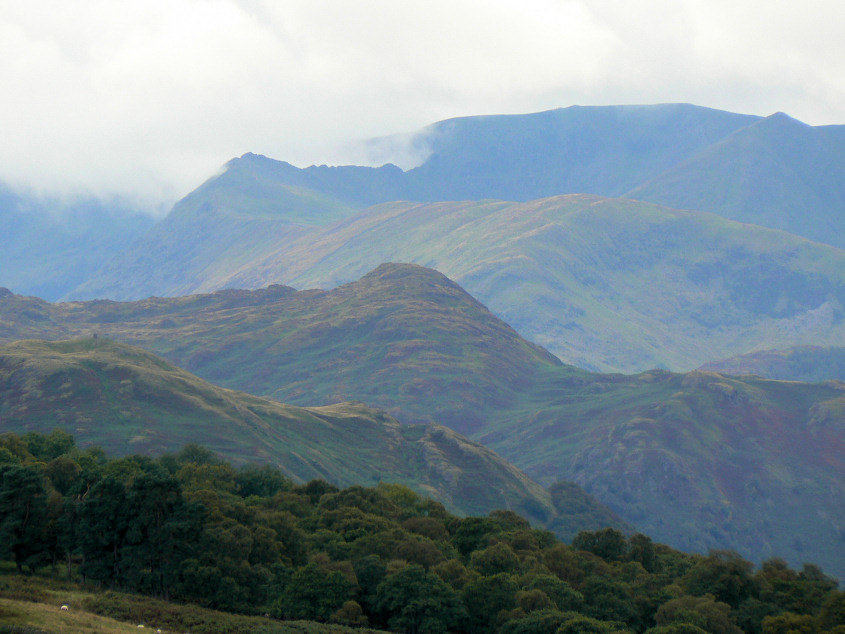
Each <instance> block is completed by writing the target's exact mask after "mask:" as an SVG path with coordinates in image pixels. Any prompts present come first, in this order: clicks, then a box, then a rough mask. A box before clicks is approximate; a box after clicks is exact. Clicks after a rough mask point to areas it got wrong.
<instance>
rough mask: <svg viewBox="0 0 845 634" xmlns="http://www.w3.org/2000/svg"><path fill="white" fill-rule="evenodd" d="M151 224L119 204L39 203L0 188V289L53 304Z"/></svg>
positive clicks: (30, 196)
mask: <svg viewBox="0 0 845 634" xmlns="http://www.w3.org/2000/svg"><path fill="white" fill-rule="evenodd" d="M153 223H154V220H153V217H152V216H151V215H149V214H147V213H144V212H142V211H140V210H139V209H137V208H136V207H135V206H133V205H130V204H128V203H126V202H123V201H110V202H103V201H101V200H99V199H97V198H93V197H81V198H68V199H60V198H49V197H40V196H36V195H33V194H25V193H20V192H17V191H14V190H13V189H11V188H10V187H8V186H6V185H3V184H2V183H0V286H4V287H9V288H12V289H14V290H15V291H16V292H18V293H23V294H32V295H38V296H39V297H44V298H46V299H50V300H55V299H58V298H60V297H62V296H63V295H65V294H66V293H68V292H69V291H71V290H73V289H74V288H76V287H77V286H79V285H80V284H81V283H83V282H85V281H86V280H87V279H88V278H90V277H91V276H93V275H94V274H95V273H96V272H97V270H98V269H99V268H100V267H101V266H103V265H104V264H105V263H106V261H108V260H109V259H110V258H111V257H113V256H115V255H116V254H117V253H119V252H121V251H122V250H123V249H124V248H126V247H127V246H128V245H129V244H130V243H131V241H132V240H134V239H135V238H137V237H138V236H140V235H142V234H143V233H145V232H146V231H147V230H148V229H149V228H150V227H152V225H153Z"/></svg>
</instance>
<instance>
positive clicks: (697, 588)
mask: <svg viewBox="0 0 845 634" xmlns="http://www.w3.org/2000/svg"><path fill="white" fill-rule="evenodd" d="M752 568H753V565H752V564H751V562H749V561H745V560H744V559H743V558H742V557H740V556H739V555H738V554H737V553H735V552H733V551H730V550H714V551H711V552H710V555H709V556H707V557H705V558H702V559H700V560H699V561H698V563H697V564H695V565H694V566H693V567H692V568H691V569H690V570H689V571H688V572H687V574H686V575H685V576H684V578H683V584H684V586H685V587H686V589H687V591H688V592H689V593H690V594H693V595H696V596H702V595H705V594H712V595H714V597H715V598H716V599H717V600H718V601H722V602H724V603H727V604H728V605H729V606H731V607H732V608H736V607H738V606H739V604H740V603H742V601H743V600H744V599H746V598H747V597H749V596H750V595H751V593H752V591H753V588H754V582H753V579H752V577H751V570H752Z"/></svg>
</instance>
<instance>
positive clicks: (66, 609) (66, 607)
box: [62, 605, 70, 612]
mask: <svg viewBox="0 0 845 634" xmlns="http://www.w3.org/2000/svg"><path fill="white" fill-rule="evenodd" d="M62 610H64V611H65V612H67V611H68V610H70V608H69V607H68V606H67V605H63V606H62Z"/></svg>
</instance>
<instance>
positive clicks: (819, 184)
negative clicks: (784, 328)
mask: <svg viewBox="0 0 845 634" xmlns="http://www.w3.org/2000/svg"><path fill="white" fill-rule="evenodd" d="M626 196H628V197H631V198H638V199H641V200H649V201H652V202H656V203H659V204H662V205H667V206H669V207H677V208H683V209H703V210H707V211H712V212H715V213H718V214H719V215H721V216H724V217H726V218H731V219H733V220H738V221H740V222H748V223H753V224H758V225H763V226H766V227H772V228H775V229H783V230H784V231H789V232H791V233H794V234H796V235H800V236H804V237H807V238H810V239H811V240H815V241H817V242H823V243H826V244H832V245H834V246H837V247H839V248H845V215H843V213H842V210H843V209H845V126H822V127H812V126H809V125H806V124H804V123H801V122H800V121H796V120H795V119H792V118H790V117H789V116H787V115H785V114H783V113H777V114H774V115H772V116H770V117H767V118H765V119H762V120H760V121H756V122H754V123H752V124H751V125H749V126H747V127H745V128H742V129H740V130H737V131H736V132H734V133H732V134H730V135H728V136H727V137H725V138H724V139H722V140H721V141H719V142H718V143H715V144H713V145H711V146H709V147H707V148H705V149H703V150H701V151H699V152H698V153H696V154H694V155H693V156H691V157H690V158H688V159H686V160H685V161H682V162H680V163H679V164H677V165H675V166H673V167H672V168H670V169H668V170H666V171H665V172H663V173H662V174H660V175H659V176H657V177H655V178H653V179H651V180H650V181H648V182H646V183H644V184H642V185H639V186H638V187H636V188H634V189H632V190H631V191H630V192H628V193H627V194H626Z"/></svg>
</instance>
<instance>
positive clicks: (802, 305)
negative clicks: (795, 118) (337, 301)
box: [225, 195, 845, 372]
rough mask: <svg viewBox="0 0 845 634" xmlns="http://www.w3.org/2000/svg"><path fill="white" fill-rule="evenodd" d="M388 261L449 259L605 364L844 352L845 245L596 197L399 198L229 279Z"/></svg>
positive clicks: (469, 280) (488, 299) (548, 342)
mask: <svg viewBox="0 0 845 634" xmlns="http://www.w3.org/2000/svg"><path fill="white" fill-rule="evenodd" d="M384 261H405V262H416V263H418V264H423V265H425V266H431V267H433V268H436V269H437V270H439V271H441V272H443V273H444V274H446V275H448V276H449V277H450V278H452V279H454V280H456V281H457V282H458V283H460V284H461V285H462V286H464V287H465V288H466V289H467V290H468V291H469V292H470V293H471V294H472V295H473V296H475V297H477V298H479V299H480V300H481V301H482V302H484V304H485V305H487V306H488V307H490V309H491V310H493V311H494V312H495V313H496V314H497V315H498V316H500V317H501V318H502V319H504V320H505V321H506V322H507V323H509V324H511V325H512V326H514V328H516V329H517V330H518V331H519V332H520V333H521V334H522V335H523V336H525V337H527V338H529V339H531V340H533V341H536V342H537V343H540V344H541V345H543V346H545V347H546V348H548V349H549V350H550V351H551V352H553V353H555V354H556V355H558V356H559V357H560V358H561V359H563V360H564V361H567V362H569V363H573V364H575V365H579V366H581V367H587V368H590V369H594V370H600V371H625V372H634V371H642V370H646V369H649V368H653V367H661V366H662V367H667V368H670V369H673V370H689V369H692V368H695V367H698V366H699V365H701V364H702V363H704V362H706V361H708V360H710V359H713V358H718V357H727V356H732V355H734V354H737V353H741V352H745V351H747V350H751V349H753V348H755V347H759V346H761V345H765V346H767V347H773V346H775V347H787V346H791V345H799V344H816V345H830V344H835V343H836V342H839V341H841V340H842V338H843V336H844V335H845V321H843V319H842V316H843V305H845V274H843V271H845V252H843V251H840V250H837V249H834V248H831V247H828V246H826V245H820V244H816V243H812V242H809V241H807V240H804V239H801V238H798V237H796V236H792V235H789V234H786V233H783V232H779V231H773V230H769V229H763V228H761V227H756V226H751V225H743V224H739V223H736V222H731V221H728V220H724V219H723V218H720V217H718V216H715V215H712V214H704V213H696V212H685V211H678V210H672V209H667V208H664V207H659V206H657V205H654V204H649V203H641V202H636V201H630V200H624V199H605V198H598V197H595V196H583V195H572V196H561V197H555V198H550V199H543V200H536V201H531V202H528V203H505V202H499V201H482V202H461V203H432V204H413V203H392V204H385V205H381V206H378V207H374V208H370V209H368V210H366V211H365V212H363V213H361V214H360V215H358V216H356V217H355V218H354V219H352V220H349V221H345V222H343V223H339V224H337V225H334V226H332V227H330V228H327V229H325V230H323V231H321V232H320V234H319V235H318V236H317V237H316V238H315V237H314V236H308V238H307V239H303V240H302V241H300V242H298V243H294V244H292V245H291V244H289V245H287V246H286V247H285V248H284V249H280V250H279V251H277V252H276V253H275V254H274V255H273V256H271V257H266V258H263V259H259V260H257V261H255V262H251V263H249V265H248V266H246V267H244V268H243V269H242V270H241V271H240V272H239V273H238V274H236V275H234V276H232V277H229V278H227V279H226V280H225V283H226V284H231V285H240V286H247V287H250V286H260V285H261V284H263V283H267V282H270V281H279V280H280V279H281V280H283V281H285V282H286V283H291V284H293V285H294V286H297V287H305V288H308V287H316V286H319V287H323V288H328V287H331V286H333V285H335V284H338V283H344V282H348V281H350V280H352V279H356V278H357V277H359V276H360V275H363V274H364V273H366V272H367V271H369V270H371V269H372V268H374V267H375V266H377V265H378V264H379V263H381V262H384ZM280 271H282V272H284V274H283V275H282V276H281V277H280V276H279V272H280Z"/></svg>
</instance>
